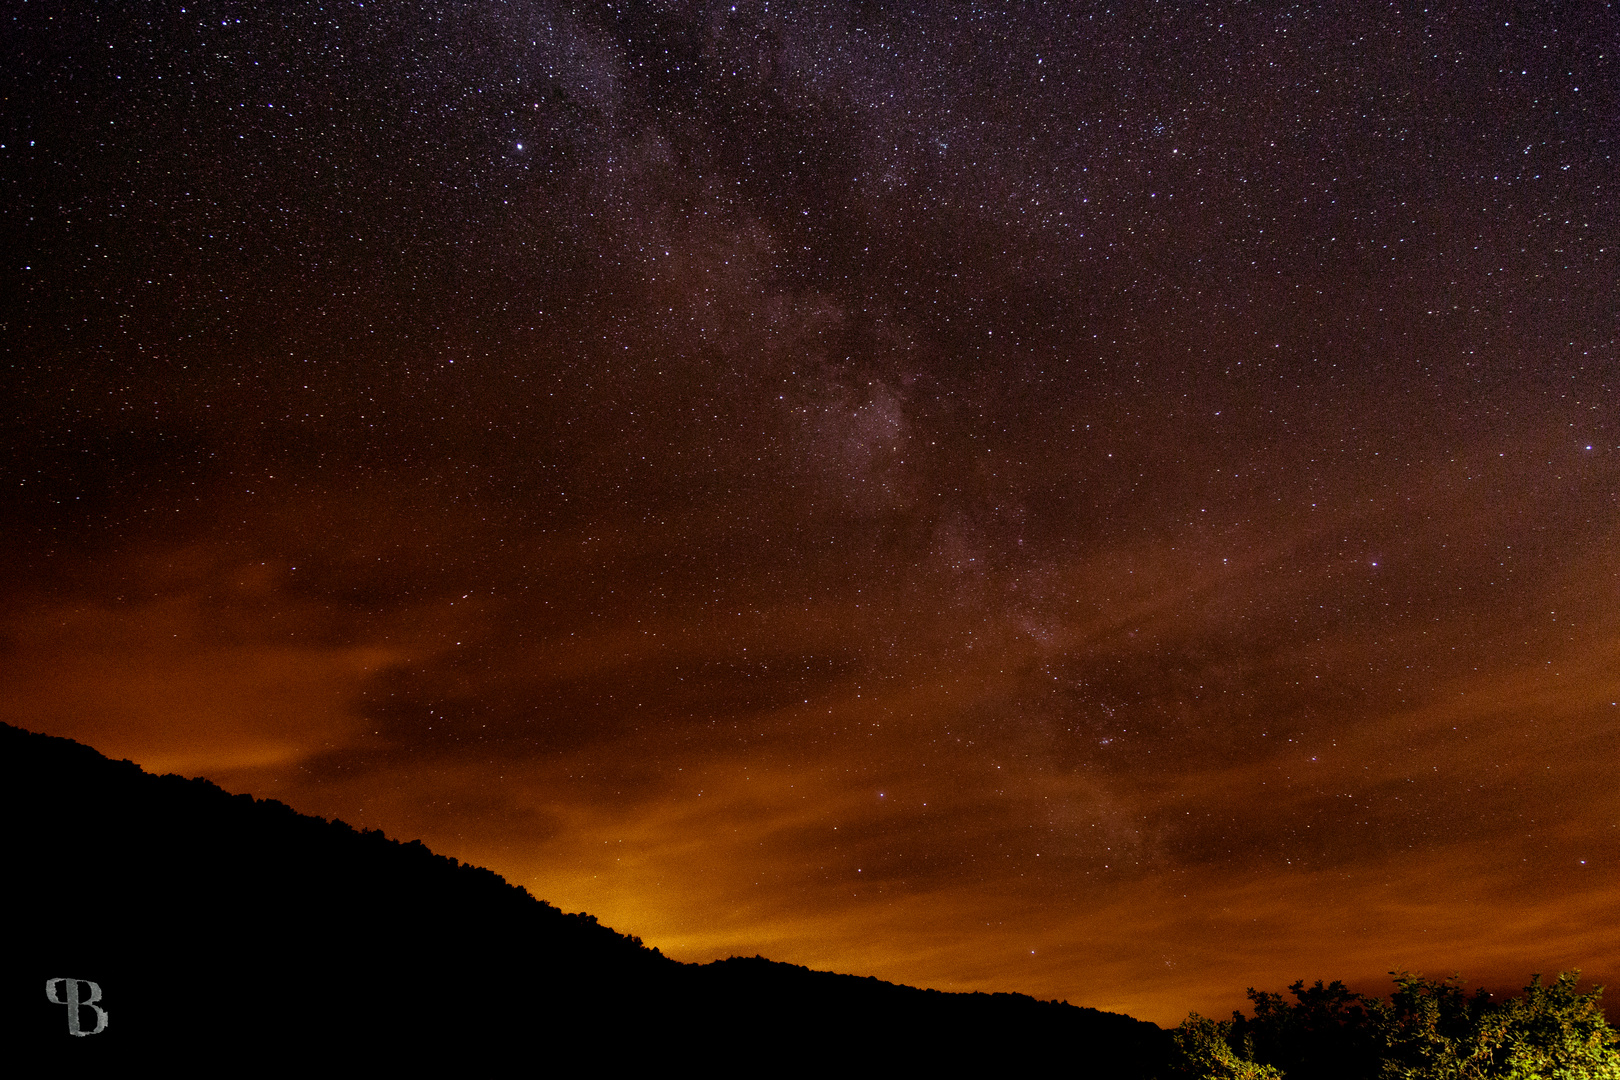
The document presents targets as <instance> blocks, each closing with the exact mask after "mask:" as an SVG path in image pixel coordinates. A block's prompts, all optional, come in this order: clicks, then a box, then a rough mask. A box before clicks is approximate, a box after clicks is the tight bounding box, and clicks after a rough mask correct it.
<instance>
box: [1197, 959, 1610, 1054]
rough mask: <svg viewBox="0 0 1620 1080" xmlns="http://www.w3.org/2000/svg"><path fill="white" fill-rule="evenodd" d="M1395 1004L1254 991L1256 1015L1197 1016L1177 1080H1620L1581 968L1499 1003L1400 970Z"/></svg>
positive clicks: (1330, 989)
mask: <svg viewBox="0 0 1620 1080" xmlns="http://www.w3.org/2000/svg"><path fill="white" fill-rule="evenodd" d="M1392 974H1393V975H1394V976H1395V991H1394V993H1393V994H1391V995H1390V999H1389V1000H1388V1001H1383V1000H1379V999H1376V998H1363V997H1362V996H1361V995H1360V994H1356V993H1352V992H1351V991H1350V990H1349V989H1348V988H1347V987H1346V986H1345V985H1344V984H1343V983H1340V982H1334V983H1331V984H1329V985H1327V986H1324V985H1323V984H1322V983H1321V981H1318V982H1317V983H1316V985H1315V986H1312V987H1310V988H1306V987H1305V984H1304V981H1303V980H1301V981H1299V982H1296V983H1294V985H1292V986H1291V987H1289V990H1290V991H1292V993H1293V995H1294V998H1295V1000H1294V1001H1293V1002H1288V1001H1287V1000H1286V999H1284V997H1283V995H1281V994H1272V993H1265V992H1263V991H1256V990H1253V989H1251V990H1250V991H1249V1000H1250V1001H1252V1002H1253V1003H1254V1016H1253V1017H1245V1016H1243V1015H1242V1014H1241V1013H1233V1014H1232V1019H1231V1020H1230V1021H1216V1020H1207V1019H1205V1018H1204V1017H1201V1016H1199V1015H1198V1014H1197V1013H1193V1014H1192V1015H1190V1016H1188V1017H1187V1019H1186V1021H1184V1022H1183V1023H1182V1025H1181V1027H1180V1028H1179V1029H1178V1030H1177V1031H1176V1032H1175V1043H1176V1047H1177V1049H1178V1053H1179V1057H1180V1060H1179V1072H1180V1075H1182V1076H1184V1077H1189V1078H1196V1080H1278V1078H1283V1077H1287V1078H1292V1080H1620V1033H1617V1032H1616V1031H1614V1029H1612V1028H1611V1027H1610V1026H1609V1023H1608V1020H1607V1019H1606V1018H1605V1017H1604V1014H1603V1009H1602V1004H1601V998H1602V993H1603V988H1602V987H1596V988H1594V989H1593V990H1592V992H1591V993H1588V994H1582V993H1579V992H1577V990H1576V984H1577V982H1578V981H1579V978H1580V972H1578V971H1574V972H1565V973H1563V974H1560V975H1559V976H1558V979H1557V981H1555V982H1554V983H1553V984H1552V985H1550V986H1546V985H1543V984H1542V982H1541V976H1539V975H1537V976H1534V977H1533V978H1532V980H1531V983H1530V985H1529V986H1527V987H1525V992H1524V996H1522V997H1515V998H1510V999H1509V1000H1507V1001H1504V1002H1500V1003H1493V1002H1492V1001H1491V999H1490V995H1489V994H1487V993H1486V992H1485V991H1484V990H1477V991H1475V992H1474V993H1473V994H1468V993H1466V992H1465V991H1464V990H1463V989H1462V986H1461V985H1460V981H1459V979H1458V978H1456V977H1453V978H1451V979H1446V980H1438V981H1437V980H1433V979H1425V978H1423V977H1422V976H1421V975H1413V974H1410V973H1408V972H1404V971H1401V972H1392Z"/></svg>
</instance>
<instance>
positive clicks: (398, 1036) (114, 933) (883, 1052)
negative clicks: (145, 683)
mask: <svg viewBox="0 0 1620 1080" xmlns="http://www.w3.org/2000/svg"><path fill="white" fill-rule="evenodd" d="M0 806H3V810H4V819H3V820H4V822H5V830H6V837H7V845H6V856H7V861H8V863H9V866H8V873H7V879H8V884H7V887H6V889H5V892H4V896H5V901H4V902H5V905H6V915H7V920H6V930H7V943H8V944H7V952H8V956H7V959H6V961H5V965H4V970H5V985H4V998H3V1000H0V1024H3V1025H4V1026H5V1031H4V1034H3V1036H0V1037H3V1038H4V1039H5V1045H6V1047H7V1055H8V1058H9V1059H11V1060H17V1061H22V1060H26V1057H25V1056H24V1055H30V1054H31V1055H34V1056H36V1057H37V1058H38V1060H40V1061H42V1062H52V1061H56V1060H67V1059H74V1060H82V1061H83V1062H85V1063H86V1064H88V1063H90V1062H92V1061H95V1060H101V1061H105V1062H109V1063H110V1062H113V1061H128V1060H151V1061H153V1062H155V1063H159V1064H163V1065H166V1066H181V1067H184V1066H190V1067H209V1068H213V1067H219V1066H224V1067H229V1068H236V1069H240V1068H241V1067H242V1066H243V1065H244V1064H247V1063H251V1064H253V1065H255V1066H262V1065H264V1064H266V1063H270V1062H276V1063H281V1064H294V1065H308V1064H314V1063H342V1062H344V1061H349V1062H352V1063H355V1064H361V1065H363V1066H364V1067H366V1068H367V1069H368V1070H374V1069H376V1068H379V1067H384V1066H398V1067H411V1068H412V1069H413V1071H419V1070H420V1068H421V1067H422V1066H423V1064H424V1063H428V1062H438V1063H441V1064H447V1065H452V1066H455V1067H460V1068H466V1067H470V1066H474V1065H476V1064H477V1063H479V1062H481V1061H484V1062H488V1063H490V1064H497V1063H498V1064H505V1063H508V1062H511V1061H514V1060H516V1061H521V1062H524V1063H525V1064H531V1065H533V1066H535V1067H536V1068H543V1067H546V1066H556V1065H560V1064H563V1063H567V1066H568V1068H569V1069H570V1071H573V1070H575V1069H579V1068H592V1067H594V1068H609V1069H615V1070H620V1069H623V1068H626V1067H655V1066H668V1065H671V1064H674V1063H676V1062H691V1063H693V1064H694V1065H696V1066H697V1067H700V1068H703V1069H704V1070H705V1071H708V1072H720V1073H735V1072H745V1071H746V1072H762V1073H773V1072H793V1071H799V1070H805V1069H811V1070H824V1069H838V1070H840V1071H848V1070H850V1069H852V1068H853V1069H856V1070H858V1071H867V1070H868V1069H871V1068H877V1067H883V1066H896V1067H911V1068H942V1069H944V1068H948V1069H950V1070H952V1071H961V1070H963V1069H968V1068H974V1067H977V1066H978V1064H979V1063H982V1064H983V1066H984V1067H986V1068H990V1067H995V1068H998V1069H1006V1068H1008V1067H1013V1068H1017V1067H1019V1066H1020V1065H1021V1064H1022V1065H1024V1066H1028V1067H1030V1068H1034V1067H1036V1066H1037V1065H1040V1064H1042V1063H1045V1062H1049V1061H1053V1060H1058V1061H1064V1062H1066V1063H1067V1064H1066V1066H1065V1071H1066V1072H1067V1073H1069V1074H1071V1075H1078V1076H1096V1077H1110V1078H1114V1077H1118V1078H1133V1077H1141V1078H1148V1077H1154V1076H1159V1075H1166V1073H1165V1070H1166V1069H1167V1068H1168V1067H1169V1064H1170V1062H1171V1060H1172V1055H1173V1054H1174V1052H1175V1048H1174V1045H1173V1042H1172V1039H1171V1036H1170V1033H1169V1032H1166V1031H1164V1030H1162V1029H1160V1028H1159V1027H1157V1026H1156V1025H1153V1024H1150V1023H1147V1022H1145V1021H1139V1020H1135V1019H1133V1018H1131V1017H1128V1016H1121V1015H1118V1014H1111V1013H1103V1012H1099V1011H1096V1010H1093V1009H1083V1008H1077V1007H1073V1006H1070V1005H1067V1004H1064V1003H1059V1002H1044V1001H1037V1000H1035V999H1033V998H1030V997H1027V996H1024V995H1020V994H947V993H941V992H938V991H933V990H919V989H916V988H913V987H907V986H897V985H894V984H892V983H887V982H882V981H879V980H877V979H873V978H859V977H856V976H852V975H835V974H831V973H827V972H816V971H810V970H808V969H805V968H802V967H796V966H793V965H789V964H781V963H775V962H772V961H769V960H765V959H762V958H760V957H753V958H735V957H734V958H732V959H730V960H724V961H718V962H716V963H712V964H706V965H701V966H700V965H690V964H681V963H677V962H675V961H673V960H670V959H669V958H667V957H665V956H663V955H662V954H661V953H659V952H658V951H657V950H656V949H651V948H648V947H646V946H645V945H643V944H642V942H641V941H640V940H639V939H637V938H634V937H627V936H624V935H622V934H619V933H616V932H614V931H613V930H610V929H608V928H607V927H604V926H601V925H599V924H598V923H597V921H596V920H595V919H594V918H592V917H591V916H588V915H569V914H564V913H563V912H561V911H559V910H558V909H557V908H555V907H553V906H551V905H550V904H547V903H544V902H542V901H539V900H536V899H535V898H534V897H532V896H530V895H529V894H528V893H527V892H526V891H525V890H523V889H521V888H518V887H516V886H513V885H510V884H508V883H507V882H506V881H504V880H503V879H502V878H500V877H499V876H498V875H496V874H494V873H493V872H491V871H489V870H486V869H482V868H480V867H476V866H471V865H467V864H464V863H458V862H457V861H456V860H454V859H451V858H446V857H443V856H440V855H436V854H434V853H433V852H431V851H430V850H428V849H427V848H426V847H424V846H423V845H422V844H421V843H420V842H416V841H413V842H411V843H400V842H398V841H395V840H390V839H388V838H387V837H385V836H384V835H383V834H382V833H381V832H378V831H356V830H354V829H353V828H351V827H350V826H348V825H346V824H344V823H343V822H341V821H332V822H328V821H325V820H323V819H321V818H316V817H309V816H306V815H302V814H298V813H296V812H294V811H293V810H292V809H290V808H289V807H287V806H286V805H284V804H282V803H279V802H276V801H274V800H255V799H253V798H252V797H251V796H247V795H231V794H229V793H227V792H225V791H223V790H221V789H220V788H219V787H217V786H215V785H214V784H212V783H209V782H207V781H205V780H189V779H185V778H182V777H179V776H173V775H168V776H153V775H150V774H148V773H145V772H143V771H142V770H141V769H139V768H138V767H137V766H135V765H133V764H131V763H130V762H127V761H123V762H116V761H110V760H108V759H107V758H105V757H103V756H102V755H100V754H98V753H96V752H95V751H94V750H92V749H91V748H89V747H86V746H82V745H80V744H78V743H75V742H72V741H71V740H67V739H60V738H54V737H50V736H45V735H39V734H35V733H32V732H28V731H25V730H23V729H21V728H16V727H12V726H10V725H4V724H0ZM61 978H71V979H80V980H87V981H93V982H95V983H96V984H97V986H98V987H99V988H100V990H101V993H102V998H101V1000H100V1001H99V1002H98V1003H97V1004H98V1006H99V1007H101V1008H104V1009H105V1010H106V1014H107V1017H108V1024H107V1027H106V1029H105V1030H104V1031H102V1032H100V1033H99V1034H95V1035H91V1036H81V1037H74V1036H72V1035H70V1034H69V1032H68V1028H67V1022H66V1013H67V1008H66V1007H65V1006H64V1005H63V1004H58V1003H53V1002H52V1001H51V1000H49V999H48V998H47V996H46V992H45V984H46V981H47V980H50V979H61ZM63 985H65V984H59V985H58V989H57V993H58V998H57V1000H58V1001H62V1000H65V998H64V997H62V996H61V995H62V994H63V993H64V991H63V990H62V986H63ZM83 989H84V992H85V993H88V988H87V987H85V988H83ZM76 992H77V991H76ZM82 1015H83V1019H84V1028H85V1029H86V1030H89V1029H90V1028H92V1027H93V1026H94V1019H95V1016H94V1013H93V1010H90V1009H88V1008H87V1009H83V1010H82Z"/></svg>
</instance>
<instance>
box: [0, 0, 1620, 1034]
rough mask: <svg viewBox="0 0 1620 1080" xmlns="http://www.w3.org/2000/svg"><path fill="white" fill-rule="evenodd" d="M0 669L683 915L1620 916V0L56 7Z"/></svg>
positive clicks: (1106, 976) (1204, 969) (984, 952)
mask: <svg viewBox="0 0 1620 1080" xmlns="http://www.w3.org/2000/svg"><path fill="white" fill-rule="evenodd" d="M9 25H10V30H9V31H8V33H7V35H6V38H5V42H4V44H3V45H0V48H3V49H4V56H5V62H4V63H3V64H0V73H3V74H0V79H3V80H4V82H5V100H6V107H5V109H4V110H3V124H4V128H3V136H0V143H3V146H0V162H3V165H0V183H3V185H4V188H3V193H4V202H3V205H4V208H5V209H4V213H3V220H4V230H5V231H4V245H3V246H4V249H5V251H6V253H7V255H6V258H5V261H4V265H3V266H0V276H3V280H0V309H3V315H0V318H3V321H4V331H5V334H4V338H5V348H6V354H7V361H6V365H5V369H4V376H3V378H4V380H5V381H4V387H5V394H6V400H7V401H8V403H9V405H10V407H9V408H8V409H7V410H5V414H4V418H3V424H4V436H5V440H6V444H7V447H8V451H7V453H6V455H5V459H4V463H3V464H0V472H3V477H4V483H3V489H0V490H3V494H0V499H3V505H0V527H3V530H4V532H3V543H4V550H5V554H6V559H5V563H4V569H3V570H0V604H3V608H0V618H3V621H4V629H5V636H4V649H5V662H4V664H3V665H0V669H3V671H4V675H3V676H0V701H3V711H4V713H5V715H6V718H7V719H8V720H10V721H12V722H15V723H18V724H21V725H23V726H25V727H30V728H33V729H36V730H45V731H49V732H51V733H54V734H61V735H67V736H71V737H74V738H78V739H81V740H83V741H86V742H89V743H90V744H92V745H94V746H96V747H97V748H98V749H101V750H103V751H104V752H107V753H109V754H112V755H113V756H115V757H123V756H128V757H131V758H133V759H135V760H137V761H139V762H141V763H142V764H143V765H145V766H146V767H148V768H153V769H158V770H175V771H180V772H186V773H192V774H205V775H207V776H209V777H210V778H212V779H215V780H217V781H218V782H220V783H221V784H223V785H225V786H227V787H231V788H233V789H235V790H250V791H253V792H255V793H256V794H260V795H274V796H275V797H277V798H281V799H283V800H285V801H287V802H289V803H290V804H292V805H293V806H295V807H297V808H298V809H300V810H303V811H307V812H315V813H322V814H328V815H338V816H341V817H343V818H345V819H346V820H349V821H350V822H352V823H354V824H356V825H364V826H367V827H382V828H384V829H386V830H388V831H389V832H390V833H391V834H394V835H398V836H402V837H406V838H410V837H421V838H423V839H424V840H426V841H427V842H428V843H429V844H430V845H432V846H433V847H434V848H435V849H437V850H441V851H444V852H446V853H449V854H454V855H456V856H458V857H460V858H464V859H469V860H473V861H477V862H482V863H485V864H487V865H489V866H491V867H493V868H494V869H496V870H498V871H499V872H501V873H502V874H504V875H506V876H507V877H508V878H509V879H510V880H513V881H515V882H518V883H521V884H523V885H525V886H527V887H529V888H530V889H531V890H532V891H534V892H536V893H537V894H538V895H541V896H543V897H545V898H546V899H548V900H550V901H552V902H554V903H557V904H559V905H560V906H562V907H563V908H565V909H570V910H578V909H584V910H589V911H591V912H593V913H595V914H597V915H598V916H599V917H601V918H602V920H603V921H604V922H607V923H609V924H611V925H613V926H615V927H617V928H619V929H621V930H623V931H626V932H630V933H635V934H639V935H640V936H642V937H643V938H645V939H646V940H647V941H648V942H649V943H651V944H656V945H658V946H660V947H662V948H663V949H665V951H666V952H669V953H671V954H672V955H675V956H677V957H680V958H682V959H692V960H697V959H708V958H712V957H716V956H723V955H727V954H730V953H733V952H736V953H742V954H746V955H753V954H755V953H764V954H766V955H769V956H771V957H773V958H776V959H781V960H787V961H792V962H796V963H804V964H809V965H811V966H815V967H827V968H835V969H839V970H845V971H853V972H858V973H861V974H875V975H878V976H880V977H882V978H888V979H894V980H898V981H904V982H909V983H914V984H920V985H928V986H937V987H940V988H946V989H965V988H983V989H1000V990H1019V991H1024V992H1029V993H1033V994H1036V995H1039V996H1044V997H1052V996H1056V997H1062V998H1067V999H1068V1000H1070V1001H1072V1002H1076V1003H1084V1004H1088V1005H1094V1006H1098V1007H1103V1008H1111V1009H1120V1010H1124V1011H1129V1012H1132V1013H1134V1014H1135V1015H1138V1016H1142V1017H1145V1018H1149V1019H1153V1020H1156V1021H1159V1022H1162V1023H1173V1022H1175V1021H1177V1020H1179V1019H1180V1018H1181V1017H1182V1016H1183V1015H1185V1013H1186V1012H1187V1011H1188V1010H1189V1009H1197V1010H1199V1011H1200V1012H1203V1013H1205V1014H1211V1013H1213V1014H1216V1015H1219V1014H1221V1013H1223V1012H1224V1011H1225V1010H1227V1009H1229V1008H1232V1007H1234V1006H1236V1005H1239V1004H1242V1001H1243V999H1242V997H1241V991H1242V989H1243V988H1244V987H1245V986H1263V987H1271V988H1280V987H1281V986H1284V985H1286V984H1287V983H1290V982H1292V981H1293V980H1294V979H1296V978H1306V979H1307V980H1311V979H1315V978H1325V979H1332V978H1344V979H1346V980H1348V981H1350V982H1352V984H1353V985H1355V986H1357V987H1358V988H1361V989H1366V990H1375V991H1377V990H1383V989H1386V988H1387V983H1386V981H1385V973H1386V972H1387V971H1389V970H1390V969H1391V968H1395V967H1407V968H1411V969H1415V970H1420V971H1425V972H1426V973H1429V974H1434V975H1443V974H1448V973H1450V972H1451V971H1453V970H1459V969H1460V970H1462V971H1463V972H1464V973H1465V975H1466V976H1467V977H1468V978H1469V980H1470V981H1471V982H1485V983H1488V984H1489V985H1492V986H1502V987H1508V988H1511V987H1514V986H1517V985H1519V982H1520V981H1521V980H1523V979H1524V977H1525V976H1526V975H1528V974H1529V973H1530V972H1531V971H1548V972H1551V971H1554V970H1556V969H1558V968H1561V967H1574V966H1580V967H1583V968H1584V969H1585V971H1586V972H1587V974H1588V975H1590V976H1597V977H1599V978H1600V980H1601V979H1602V978H1605V977H1607V978H1610V979H1612V978H1613V977H1615V976H1616V975H1617V974H1620V951H1617V945H1616V942H1615V939H1614V937H1613V934H1612V933H1611V932H1610V931H1609V927H1610V926H1611V925H1612V918H1611V915H1612V911H1613V909H1614V904H1615V902H1616V900H1617V899H1620V861H1617V857H1616V852H1617V847H1616V841H1617V839H1620V837H1617V833H1616V829H1617V828H1620V788H1617V787H1616V785H1615V783H1614V769H1613V765H1614V763H1615V761H1616V760H1620V757H1617V755H1620V706H1617V705H1616V704H1615V703H1616V700H1617V699H1620V603H1617V600H1620V597H1617V594H1616V589H1617V585H1620V562H1617V556H1616V552H1617V551H1620V546H1617V544H1620V505H1617V495H1620V430H1617V414H1616V408H1617V405H1620V399H1617V391H1620V386H1617V378H1620V367H1617V364H1620V358H1617V356H1616V325H1617V315H1620V307H1617V304H1616V301H1615V287H1614V283H1615V281H1616V280H1617V278H1620V259H1617V252H1620V234H1617V227H1616V223H1617V222H1620V215H1617V213H1616V203H1615V199H1616V194H1615V192H1616V181H1617V175H1616V164H1615V160H1614V153H1615V140H1616V133H1617V128H1616V122H1615V118H1616V117H1617V116H1620V94H1617V80H1616V74H1615V72H1616V68H1615V52H1616V48H1615V42H1616V41H1620V18H1617V16H1616V14H1615V12H1614V10H1613V9H1612V7H1611V6H1609V5H1605V4H1600V3H1590V4H1572V5H1560V6H1558V7H1557V8H1556V9H1554V8H1549V9H1547V10H1546V11H1544V12H1543V11H1535V12H1532V11H1528V10H1527V9H1525V8H1524V6H1523V5H1483V6H1480V5H1474V6H1470V7H1468V8H1467V9H1466V10H1462V9H1459V10H1453V11H1442V10H1440V9H1421V8H1416V7H1410V8H1401V7H1398V6H1397V7H1380V8H1376V9H1374V8H1370V7H1368V6H1367V5H1362V4H1326V5H1316V6H1289V5H1280V4H1263V5H1245V6H1241V7H1239V8H1233V9H1230V10H1226V9H1222V8H1220V7H1218V6H1199V5H1190V6H1189V5H1160V4H1147V3H1144V4H1126V5H1115V6H1112V7H1105V6H1100V5H1087V4H1064V5H1035V4H1029V5H1014V6H1011V7H1008V8H1006V9H1003V10H990V9H986V8H984V7H982V6H978V5H969V4H950V3H943V4H928V5H921V6H920V7H918V8H917V9H916V10H913V9H912V8H909V7H902V6H894V5H887V4H881V3H873V4H821V5H785V4H784V5H771V4H762V3H738V4H736V5H732V4H730V3H719V4H698V3H671V4H619V5H606V4H595V5H576V6H559V5H548V4H544V3H538V2H537V3H504V4H498V3H492V4H475V5H467V6H459V5H418V6H414V7H410V8H409V10H406V9H404V8H401V7H400V6H398V5H363V4H360V3H357V2H340V3H324V4H320V5H316V4H299V3H281V4H275V5H271V6H269V7H265V6H264V5H258V6H246V5H241V4H235V3H217V2H204V3H189V2H188V3H186V4H185V5H184V6H180V5H178V4H173V3H170V4H162V5H159V4H125V5H117V6H112V7H109V6H106V5H101V6H92V7H84V6H82V5H78V6H75V5H67V4H56V3H41V2H30V3H26V4H21V5H16V6H15V9H14V11H13V19H12V22H11V23H10V24H9Z"/></svg>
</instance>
